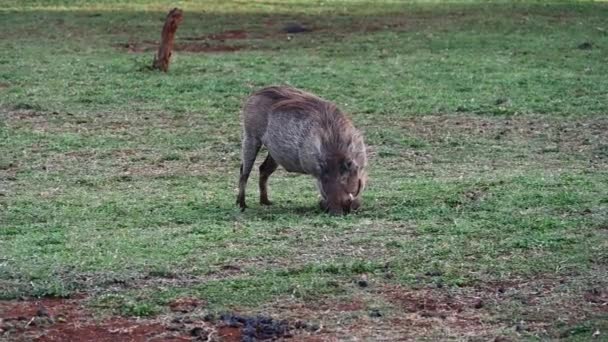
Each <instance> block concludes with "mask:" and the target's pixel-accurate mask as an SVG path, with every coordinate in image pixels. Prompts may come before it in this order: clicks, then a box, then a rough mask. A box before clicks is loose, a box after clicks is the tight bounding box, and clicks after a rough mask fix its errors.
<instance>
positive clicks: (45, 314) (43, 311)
mask: <svg viewBox="0 0 608 342" xmlns="http://www.w3.org/2000/svg"><path fill="white" fill-rule="evenodd" d="M36 316H38V317H51V315H50V314H49V311H48V310H47V309H46V308H45V307H44V306H41V307H39V308H38V310H37V311H36Z"/></svg>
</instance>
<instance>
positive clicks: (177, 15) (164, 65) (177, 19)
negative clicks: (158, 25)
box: [152, 8, 183, 72]
mask: <svg viewBox="0 0 608 342" xmlns="http://www.w3.org/2000/svg"><path fill="white" fill-rule="evenodd" d="M182 20H183V15H182V10H180V9H179V8H174V9H172V10H171V11H170V12H169V14H167V19H166V20H165V25H164V26H163V32H162V33H161V41H160V46H159V47H158V52H157V53H156V56H154V62H153V63H152V69H158V70H162V71H164V72H167V71H168V70H169V61H170V60H171V51H172V50H173V42H174V41H175V31H177V26H178V25H179V24H180V23H181V22H182Z"/></svg>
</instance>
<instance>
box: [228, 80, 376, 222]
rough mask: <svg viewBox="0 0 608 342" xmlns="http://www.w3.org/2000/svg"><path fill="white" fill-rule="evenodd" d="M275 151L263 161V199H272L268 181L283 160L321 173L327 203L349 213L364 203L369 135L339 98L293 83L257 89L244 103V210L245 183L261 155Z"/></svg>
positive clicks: (323, 204) (242, 200)
mask: <svg viewBox="0 0 608 342" xmlns="http://www.w3.org/2000/svg"><path fill="white" fill-rule="evenodd" d="M262 145H265V146H266V148H267V149H268V151H269V154H268V156H267V157H266V160H265V161H264V162H263V163H262V165H261V166H260V184H259V185H260V202H261V203H262V204H270V203H271V202H270V201H269V200H268V189H267V188H268V187H267V182H268V178H269V177H270V175H271V174H272V173H273V172H274V171H275V170H276V168H277V167H278V165H281V166H283V167H284V168H285V169H286V170H287V171H291V172H299V173H304V174H310V175H312V176H313V177H315V178H316V179H317V185H318V187H319V191H320V192H321V196H322V201H321V207H322V208H323V209H325V210H327V211H329V212H330V213H333V214H346V213H348V212H350V211H351V210H352V209H357V208H358V207H359V205H360V201H361V198H360V195H361V193H362V190H363V188H364V187H365V182H366V173H365V167H366V165H367V156H366V152H365V144H364V142H363V137H362V136H361V134H360V133H359V131H358V130H357V129H355V127H354V126H353V124H352V122H351V121H350V119H349V118H348V117H346V116H345V115H344V113H342V111H340V109H339V108H338V107H337V106H336V105H335V104H333V103H331V102H329V101H326V100H324V99H321V98H319V97H317V96H315V95H313V94H310V93H307V92H304V91H302V90H299V89H295V88H292V87H287V86H272V87H267V88H263V89H261V90H259V91H257V92H255V93H253V94H252V95H251V96H250V97H249V98H248V99H247V101H246V103H245V106H244V108H243V146H242V147H243V148H242V164H241V176H240V180H239V195H238V197H237V203H238V204H239V205H240V207H241V208H242V209H243V210H244V209H245V208H246V204H245V187H246V185H247V179H248V177H249V174H250V172H251V169H252V167H253V163H254V161H255V156H256V155H257V153H258V151H259V149H260V147H261V146H262Z"/></svg>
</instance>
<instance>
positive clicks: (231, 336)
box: [217, 326, 243, 342]
mask: <svg viewBox="0 0 608 342" xmlns="http://www.w3.org/2000/svg"><path fill="white" fill-rule="evenodd" d="M217 335H218V336H219V337H221V338H222V341H225V342H240V341H241V340H242V338H243V333H242V332H241V329H239V328H235V327H229V326H223V327H219V328H218V329H217Z"/></svg>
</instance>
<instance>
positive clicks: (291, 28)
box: [283, 23, 311, 33]
mask: <svg viewBox="0 0 608 342" xmlns="http://www.w3.org/2000/svg"><path fill="white" fill-rule="evenodd" d="M310 31H311V29H309V28H307V27H304V26H303V25H301V24H298V23H288V24H286V25H285V26H283V32H285V33H302V32H310Z"/></svg>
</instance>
